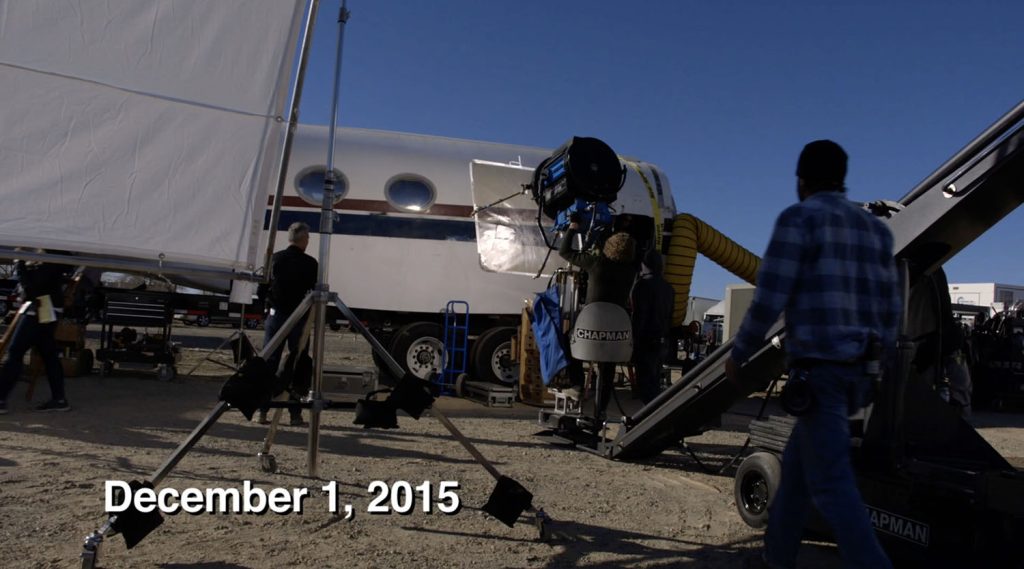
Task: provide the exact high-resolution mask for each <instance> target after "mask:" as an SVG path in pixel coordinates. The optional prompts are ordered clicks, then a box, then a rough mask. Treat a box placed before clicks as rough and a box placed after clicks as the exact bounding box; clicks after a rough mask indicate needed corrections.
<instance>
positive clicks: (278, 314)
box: [260, 221, 319, 425]
mask: <svg viewBox="0 0 1024 569" xmlns="http://www.w3.org/2000/svg"><path fill="white" fill-rule="evenodd" d="M288 243H289V245H288V248H286V249H282V250H281V251H278V252H276V253H274V255H273V257H271V260H270V271H269V273H270V283H269V285H268V286H267V287H266V288H265V296H266V302H267V307H268V308H269V314H268V316H267V318H266V320H265V322H264V332H263V343H264V345H266V344H267V342H269V341H270V339H271V338H273V337H274V335H275V334H277V331H278V330H280V329H281V326H282V325H283V324H284V323H285V321H286V320H288V317H289V316H291V315H292V313H293V312H295V309H296V308H298V306H299V304H301V303H302V299H304V298H305V297H306V294H307V293H309V291H311V290H313V288H314V287H316V281H317V273H318V271H319V264H318V263H317V261H316V259H314V258H313V257H311V256H309V255H307V254H306V247H308V246H309V226H308V225H306V224H305V223H302V222H301V221H300V222H296V223H293V224H291V226H289V227H288ZM307 317H308V315H307V316H303V318H302V319H301V320H299V322H298V324H296V325H295V327H294V328H292V329H291V331H290V332H289V333H288V340H287V343H288V353H289V354H290V357H291V358H292V364H293V366H294V367H293V370H292V371H293V373H292V375H293V379H298V380H299V381H300V383H297V384H294V385H293V388H294V390H295V391H301V390H302V388H303V387H304V386H303V385H302V383H304V382H305V381H306V378H297V377H295V375H296V374H295V373H294V371H295V369H294V368H295V367H298V360H299V358H300V357H301V356H300V355H299V354H300V352H299V341H300V340H301V339H302V330H303V328H305V322H306V318H307ZM283 349H284V345H281V346H278V348H277V349H276V350H274V352H273V353H272V354H270V356H268V357H267V363H268V364H269V365H270V369H273V370H275V371H276V370H277V369H278V367H280V363H281V352H282V350H283ZM308 349H309V342H308V341H307V342H306V345H305V346H303V347H302V351H301V353H302V354H306V353H307V352H308ZM305 388H306V389H308V386H305ZM288 412H289V414H290V415H291V424H292V425H302V424H303V421H302V411H301V410H300V408H299V407H298V406H294V407H289V409H288ZM266 420H267V409H262V410H260V422H261V423H265V422H266Z"/></svg>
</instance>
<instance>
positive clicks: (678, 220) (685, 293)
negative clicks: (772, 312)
mask: <svg viewBox="0 0 1024 569" xmlns="http://www.w3.org/2000/svg"><path fill="white" fill-rule="evenodd" d="M697 253H700V254H702V255H704V256H705V257H707V258H709V259H711V260H712V261H714V262H715V263H718V265H719V266H721V267H722V268H723V269H725V270H727V271H729V272H730V273H732V274H734V275H736V276H737V277H739V278H741V279H743V280H745V281H747V282H748V283H750V284H756V281H757V270H758V268H759V267H760V266H761V258H760V257H758V256H757V255H755V254H753V253H751V252H750V251H748V250H747V249H745V248H744V247H742V246H740V245H739V244H738V243H736V242H735V241H733V240H732V239H729V238H728V237H726V236H725V235H722V234H721V233H720V232H718V231H717V230H716V229H715V228H713V227H711V226H710V225H708V224H707V223H704V222H703V221H701V220H699V219H697V218H696V217H694V216H693V215H690V214H688V213H681V214H679V215H677V216H676V217H675V219H674V220H673V221H672V241H671V243H670V244H669V247H668V254H667V255H666V259H665V261H666V262H665V280H667V281H668V282H669V284H671V285H672V288H674V289H675V290H676V302H675V307H674V309H673V310H672V323H673V325H678V324H683V318H685V317H686V305H687V304H689V300H690V282H691V281H692V280H693V266H694V264H696V262H697Z"/></svg>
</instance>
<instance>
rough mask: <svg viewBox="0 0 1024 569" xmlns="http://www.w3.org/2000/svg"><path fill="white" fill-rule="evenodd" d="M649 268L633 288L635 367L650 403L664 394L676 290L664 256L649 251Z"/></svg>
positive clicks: (641, 389) (645, 396)
mask: <svg viewBox="0 0 1024 569" xmlns="http://www.w3.org/2000/svg"><path fill="white" fill-rule="evenodd" d="M644 266H645V267H646V268H647V270H646V272H644V273H643V274H642V275H641V276H640V279H639V280H637V282H636V286H634V287H633V365H634V366H635V367H636V376H637V377H636V379H637V384H638V386H639V388H640V396H641V397H642V398H643V401H644V403H650V402H651V401H653V400H654V398H655V397H657V396H658V393H660V392H661V365H662V362H664V360H665V352H666V351H667V349H668V346H666V345H665V337H666V336H668V331H669V328H671V327H672V308H673V305H674V304H675V290H674V289H673V288H672V285H670V284H669V283H668V281H666V280H665V277H664V275H663V273H664V262H663V261H662V258H661V253H659V252H658V251H656V250H655V249H648V250H647V255H646V256H645V257H644Z"/></svg>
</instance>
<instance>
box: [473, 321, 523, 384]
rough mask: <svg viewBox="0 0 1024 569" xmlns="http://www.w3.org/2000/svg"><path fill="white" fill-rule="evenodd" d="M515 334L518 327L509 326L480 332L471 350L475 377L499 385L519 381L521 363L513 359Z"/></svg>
mask: <svg viewBox="0 0 1024 569" xmlns="http://www.w3.org/2000/svg"><path fill="white" fill-rule="evenodd" d="M515 334H516V329H515V328H512V327H509V326H502V327H499V328H491V329H490V330H487V331H486V332H484V333H483V334H480V337H479V338H477V339H476V342H474V343H473V348H472V349H471V350H470V351H469V361H470V366H471V367H470V369H471V370H472V371H473V379H475V380H477V381H487V382H490V383H497V384H499V385H515V384H516V383H518V382H519V364H518V363H514V362H513V361H512V360H513V357H512V356H513V354H512V337H513V336H515Z"/></svg>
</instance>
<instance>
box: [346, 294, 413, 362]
mask: <svg viewBox="0 0 1024 569" xmlns="http://www.w3.org/2000/svg"><path fill="white" fill-rule="evenodd" d="M331 302H333V303H334V307H335V308H337V309H338V310H339V311H341V313H342V315H344V316H345V318H346V319H347V320H348V323H349V325H351V326H352V327H353V328H355V329H356V331H357V332H359V334H360V335H362V337H363V338H365V339H366V341H367V342H369V343H370V346H371V347H372V348H373V351H374V352H375V353H376V354H377V355H378V356H380V358H381V359H382V360H383V361H384V363H385V364H387V366H388V369H389V370H390V371H391V373H392V374H394V376H395V377H402V376H403V375H405V370H403V369H402V366H401V365H399V364H398V362H396V361H395V358H393V357H391V354H390V353H389V352H388V350H387V348H385V347H384V345H383V344H381V343H380V340H378V339H377V338H376V337H375V336H374V335H373V333H372V332H370V331H369V330H368V329H367V328H366V326H364V325H363V322H362V321H361V320H359V318H357V317H356V315H355V313H353V312H352V309H351V308H349V307H348V306H346V305H345V303H344V302H342V301H341V299H340V298H338V295H337V294H332V295H331Z"/></svg>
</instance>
